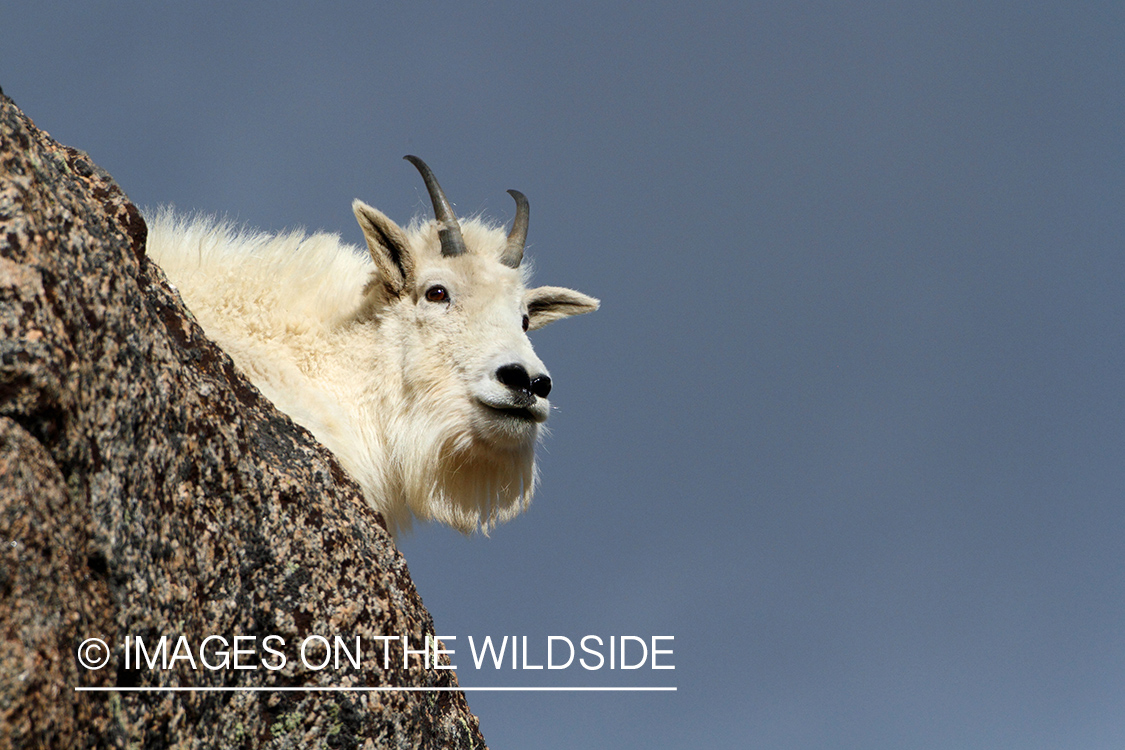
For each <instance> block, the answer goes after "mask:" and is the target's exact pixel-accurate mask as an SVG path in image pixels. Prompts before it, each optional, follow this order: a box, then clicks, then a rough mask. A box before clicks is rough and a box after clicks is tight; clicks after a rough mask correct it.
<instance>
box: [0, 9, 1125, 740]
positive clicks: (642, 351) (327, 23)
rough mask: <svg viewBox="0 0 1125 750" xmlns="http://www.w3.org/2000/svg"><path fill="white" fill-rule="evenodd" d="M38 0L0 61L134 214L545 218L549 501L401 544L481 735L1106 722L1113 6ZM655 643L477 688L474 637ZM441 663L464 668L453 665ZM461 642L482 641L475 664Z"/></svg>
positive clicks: (1117, 190)
mask: <svg viewBox="0 0 1125 750" xmlns="http://www.w3.org/2000/svg"><path fill="white" fill-rule="evenodd" d="M170 6H172V4H154V3H148V2H146V3H140V2H103V3H81V4H78V3H70V4H65V5H63V4H54V3H36V4H34V5H32V4H25V7H23V8H21V9H20V10H18V11H13V10H10V9H9V10H8V11H7V12H6V13H4V14H3V15H4V19H3V22H2V23H0V86H2V87H3V89H4V91H5V93H7V94H8V95H9V96H11V97H12V98H13V99H14V100H15V101H16V103H17V104H18V105H19V106H20V107H21V108H23V109H24V111H25V112H26V113H27V114H28V115H29V116H30V117H32V118H33V119H34V120H35V121H36V123H37V124H38V125H39V126H40V127H42V128H44V129H46V130H47V131H49V132H50V133H51V134H52V135H53V136H54V137H55V138H57V139H58V140H60V141H62V142H63V143H66V144H68V145H71V146H75V147H78V148H82V149H85V150H87V151H89V152H90V154H91V156H92V157H93V158H94V160H95V161H96V162H97V163H99V164H100V165H102V166H103V167H105V168H106V169H108V170H109V171H110V173H111V174H113V175H114V177H115V178H116V179H117V180H118V182H120V184H121V185H122V187H123V188H124V189H125V191H126V192H127V193H128V194H129V195H130V197H131V198H132V199H133V200H134V201H135V202H136V203H138V204H140V205H143V206H150V207H151V206H156V205H158V204H163V203H173V204H175V205H176V206H178V207H180V208H182V209H185V210H186V209H199V210H203V211H209V212H219V213H226V214H228V215H230V216H231V217H233V218H236V219H238V220H240V221H244V222H246V223H248V224H251V225H254V226H258V227H261V228H263V229H271V230H280V229H283V228H286V227H290V226H295V225H302V226H305V227H308V228H310V229H328V230H331V231H337V232H340V233H342V234H343V235H344V237H345V238H347V239H349V240H350V241H353V242H356V243H358V242H360V241H361V236H360V234H359V230H358V228H357V227H356V225H355V222H354V219H353V218H352V216H351V210H350V202H351V200H352V198H355V197H359V198H362V199H363V200H365V201H367V202H368V203H370V204H372V205H375V206H377V207H379V208H380V209H382V210H383V211H385V212H386V213H388V214H389V215H390V216H391V217H393V218H395V219H396V220H399V221H400V222H405V221H407V220H408V219H409V218H410V217H411V216H412V215H414V214H417V213H426V214H428V211H429V208H428V205H427V200H426V196H425V191H424V189H423V188H422V185H421V181H420V180H419V178H418V175H417V174H416V173H415V172H414V170H413V169H412V168H411V167H410V165H409V164H407V163H406V162H403V161H402V155H403V154H407V153H413V154H418V155H420V156H422V157H423V158H425V159H426V160H427V161H428V162H429V163H430V165H431V166H432V167H433V168H434V170H435V172H436V173H437V175H438V177H439V179H440V180H441V181H442V184H443V186H444V187H445V190H446V192H447V193H448V194H449V196H450V198H451V199H452V200H453V201H454V203H455V204H456V207H457V209H458V211H459V212H460V213H462V214H467V213H475V212H484V213H486V214H488V215H490V216H493V217H495V218H497V219H501V220H508V219H509V218H510V217H511V213H512V204H511V199H510V198H509V197H508V196H507V195H505V193H504V191H505V190H506V189H508V188H517V189H519V190H521V191H523V192H524V193H526V194H527V195H528V197H529V198H530V200H531V205H532V218H531V232H530V243H531V244H530V247H529V250H528V252H529V256H530V257H532V258H533V259H534V263H535V268H536V281H537V282H539V283H544V284H553V285H565V286H571V287H574V288H577V289H581V290H582V291H585V292H588V293H590V294H593V295H595V296H597V297H600V298H601V299H602V301H603V307H602V309H601V310H600V311H599V312H597V313H595V314H594V315H591V316H585V317H582V318H578V319H575V320H572V321H566V322H563V323H559V324H556V325H554V326H551V327H550V328H548V329H545V330H543V331H541V332H537V333H536V334H534V336H533V341H534V343H535V346H536V349H537V351H538V353H539V354H540V356H541V357H542V358H543V360H544V361H545V362H546V363H547V365H548V367H550V369H551V373H552V376H553V378H554V381H555V390H554V391H553V393H552V402H553V403H554V404H555V405H556V406H557V407H558V409H557V411H556V412H555V414H554V416H553V417H552V435H551V436H549V437H548V438H547V440H546V441H545V443H544V446H543V450H542V453H541V455H542V470H543V482H542V485H541V490H540V492H539V493H538V495H537V497H536V500H535V503H534V504H533V506H532V508H531V511H530V512H529V513H528V514H526V515H524V516H522V517H520V518H519V519H517V520H515V521H514V522H512V523H510V524H508V525H506V526H504V527H501V528H500V529H498V530H497V531H495V532H494V533H493V535H492V537H491V538H490V539H484V538H479V537H478V538H473V539H464V538H461V537H460V536H458V535H457V534H456V533H454V532H451V531H449V530H446V529H443V528H438V527H434V526H423V527H418V528H417V530H416V532H415V533H414V535H413V536H412V537H411V538H409V539H407V540H406V541H405V542H404V543H403V544H402V545H401V546H402V549H403V551H404V554H405V555H406V557H407V560H408V562H409V565H410V570H411V573H412V574H413V576H414V580H415V582H416V584H417V586H418V589H419V591H420V592H421V594H422V597H423V599H424V601H425V603H426V605H427V606H428V607H429V609H430V611H431V612H432V613H433V615H434V619H435V622H436V625H437V629H438V632H439V633H440V634H445V635H456V636H458V638H457V641H456V642H455V643H454V644H453V646H454V647H455V648H457V649H458V657H459V658H458V659H456V660H455V661H457V662H458V663H459V666H461V670H460V675H459V676H460V679H461V682H462V684H465V685H487V684H494V685H504V684H508V685H511V684H525V685H567V684H573V685H578V684H585V685H626V684H627V685H667V684H673V685H676V686H677V687H678V688H679V690H678V691H677V692H675V693H634V694H607V693H595V694H564V693H470V694H469V703H470V706H471V707H472V708H473V709H474V711H475V712H476V713H477V714H478V715H479V716H480V719H481V727H482V729H483V731H484V734H485V737H486V738H487V739H488V740H489V742H490V744H491V745H492V746H493V747H495V748H498V749H499V748H515V747H536V748H564V747H566V748H569V747H599V746H604V747H615V748H650V747H693V748H694V747H753V748H813V747H816V748H864V749H867V750H871V749H881V748H887V749H888V750H890V749H892V748H894V749H898V748H960V749H965V748H981V749H982V750H983V749H985V748H987V749H988V750H995V749H996V748H1020V749H1021V750H1025V749H1028V748H1031V749H1036V748H1060V749H1062V748H1066V749H1067V750H1072V749H1074V748H1082V749H1087V748H1088V749H1093V748H1120V747H1122V743H1123V742H1125V625H1123V623H1125V575H1123V574H1125V570H1123V567H1125V554H1123V553H1125V544H1123V542H1122V540H1123V532H1125V504H1123V503H1122V494H1123V490H1125V471H1123V455H1122V447H1123V445H1125V441H1123V438H1125V400H1123V397H1122V394H1123V391H1122V388H1121V383H1122V371H1123V368H1125V346H1123V341H1122V334H1123V329H1125V316H1123V309H1125V306H1123V304H1122V289H1123V282H1125V253H1123V252H1122V250H1123V246H1125V243H1123V239H1125V218H1123V217H1125V210H1123V209H1125V136H1123V130H1122V123H1123V122H1125V44H1123V41H1122V32H1123V29H1125V9H1123V6H1122V5H1121V4H1120V3H1110V2H1104V3H1081V2H1067V3H1063V2H1045V3H1036V4H1029V3H996V2H984V3H982V2H953V3H939V4H934V3H907V4H902V3H872V2H865V3H850V4H841V3H828V2H810V3H793V2H772V3H746V2H738V3H736V2H728V3H714V2H711V3H708V2H704V3H695V4H691V5H690V6H689V5H688V4H649V5H637V4H612V5H610V4H606V3H587V4H581V3H565V4H563V3H558V4H552V5H545V6H529V5H526V4H515V3H507V2H488V3H473V4H464V5H463V6H462V7H460V8H456V9H452V10H451V9H450V8H448V7H447V6H445V5H443V4H435V3H424V2H415V3H409V4H406V3H394V4H383V3H356V2H351V3H349V2H321V3H316V4H308V5H307V6H300V5H298V4H295V3H290V2H281V3H276V4H274V5H273V6H271V8H270V10H269V11H268V12H266V11H264V10H261V9H251V8H249V7H244V6H243V5H242V4H238V3H178V4H175V7H170ZM505 634H507V635H519V636H523V635H527V636H528V637H529V641H530V642H531V643H532V645H533V646H535V644H539V648H540V649H542V648H544V646H543V644H544V643H545V641H546V638H547V636H548V635H566V636H569V637H571V638H572V639H574V640H578V639H579V638H581V637H582V636H584V635H587V634H596V635H600V636H602V637H603V638H607V637H609V636H610V635H637V636H644V637H649V636H652V635H673V636H675V642H674V646H673V648H674V651H675V653H674V656H673V657H672V658H671V659H670V661H672V662H673V663H674V664H675V665H676V669H675V670H674V671H663V672H653V671H651V670H647V669H642V670H636V671H635V672H625V671H614V672H610V671H608V670H601V671H597V672H584V671H583V673H579V672H578V671H576V670H574V669H569V670H563V671H554V672H548V671H546V670H544V671H542V672H522V673H520V672H516V673H513V672H512V671H510V670H509V671H506V672H500V673H498V674H496V673H494V672H492V671H481V672H477V671H476V670H474V669H472V668H471V667H472V664H471V661H472V660H471V659H470V658H467V653H468V651H467V642H466V639H467V636H468V635H474V636H476V637H477V638H478V639H479V638H480V637H482V636H484V635H493V636H502V635H505ZM462 654H465V655H466V656H462ZM466 667H469V668H467V669H466Z"/></svg>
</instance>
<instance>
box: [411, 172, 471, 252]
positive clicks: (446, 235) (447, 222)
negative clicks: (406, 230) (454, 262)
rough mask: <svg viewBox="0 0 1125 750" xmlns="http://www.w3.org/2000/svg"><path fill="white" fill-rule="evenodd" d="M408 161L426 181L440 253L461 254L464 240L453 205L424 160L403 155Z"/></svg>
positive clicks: (463, 249)
mask: <svg viewBox="0 0 1125 750" xmlns="http://www.w3.org/2000/svg"><path fill="white" fill-rule="evenodd" d="M402 158H403V159H406V160H407V161H408V162H410V163H411V164H413V165H414V166H415V167H417V168H418V171H419V172H421V173H422V179H423V180H424V181H425V183H426V190H427V191H428V192H429V194H430V200H431V201H433V204H434V218H435V219H437V225H438V237H440V238H441V254H442V255H444V256H445V257H447V258H451V257H453V256H455V255H463V254H464V253H465V252H466V251H465V240H464V238H463V237H462V236H461V225H460V224H458V223H457V216H456V215H455V214H454V213H453V206H451V205H449V200H448V199H447V198H446V197H445V193H443V192H442V190H441V185H439V184H438V181H437V178H436V177H434V173H433V171H432V170H431V169H430V168H429V167H428V166H426V162H424V161H422V160H421V159H419V158H418V157H417V156H409V155H407V156H404V157H402Z"/></svg>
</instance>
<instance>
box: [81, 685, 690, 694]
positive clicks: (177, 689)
mask: <svg viewBox="0 0 1125 750" xmlns="http://www.w3.org/2000/svg"><path fill="white" fill-rule="evenodd" d="M675 690H676V688H675V687H388V686H379V687H335V686H329V687H322V686H320V687H318V686H314V687H76V688H74V692H76V693H233V692H246V693H271V692H298V693H299V692H306V693H323V692H336V693H352V692H354V693H391V692H406V693H440V692H449V693H468V692H470V691H477V692H482V691H494V692H495V691H519V692H655V691H665V692H669V691H670V692H675Z"/></svg>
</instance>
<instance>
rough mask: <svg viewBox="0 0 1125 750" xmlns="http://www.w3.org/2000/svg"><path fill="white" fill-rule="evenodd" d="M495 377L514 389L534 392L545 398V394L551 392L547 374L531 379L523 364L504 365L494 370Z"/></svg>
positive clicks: (522, 391)
mask: <svg viewBox="0 0 1125 750" xmlns="http://www.w3.org/2000/svg"><path fill="white" fill-rule="evenodd" d="M496 379H497V380H499V381H500V382H501V383H503V384H504V385H506V386H508V387H509V388H511V389H512V390H514V391H519V392H521V393H534V394H535V395H536V396H538V397H539V398H547V394H548V393H550V392H551V378H550V376H549V375H539V376H537V377H535V378H534V379H533V378H532V377H531V376H530V375H528V374H527V370H526V369H525V368H524V366H523V365H504V366H503V367H501V368H499V369H497V370H496Z"/></svg>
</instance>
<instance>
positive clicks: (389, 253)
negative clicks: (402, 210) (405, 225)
mask: <svg viewBox="0 0 1125 750" xmlns="http://www.w3.org/2000/svg"><path fill="white" fill-rule="evenodd" d="M352 211H354V212H355V218H356V219H357V220H358V221H359V227H360V229H362V230H363V237H364V239H366V240H367V249H368V250H369V251H370V252H371V260H373V261H375V268H377V269H378V270H379V276H380V277H381V280H382V281H383V284H384V285H385V286H386V288H387V290H388V291H389V292H391V293H392V294H395V295H398V294H401V293H402V291H403V290H404V289H406V288H407V287H408V286H409V285H410V283H411V282H412V281H413V280H414V256H412V255H411V254H410V248H409V246H408V245H407V242H406V234H405V233H404V232H403V231H402V229H401V228H400V227H399V225H398V224H395V223H394V222H393V221H391V220H390V219H389V218H387V216H386V214H384V213H383V212H382V211H379V210H378V209H375V208H372V207H371V206H369V205H367V204H366V203H364V202H363V201H361V200H358V199H357V200H354V201H352Z"/></svg>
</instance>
